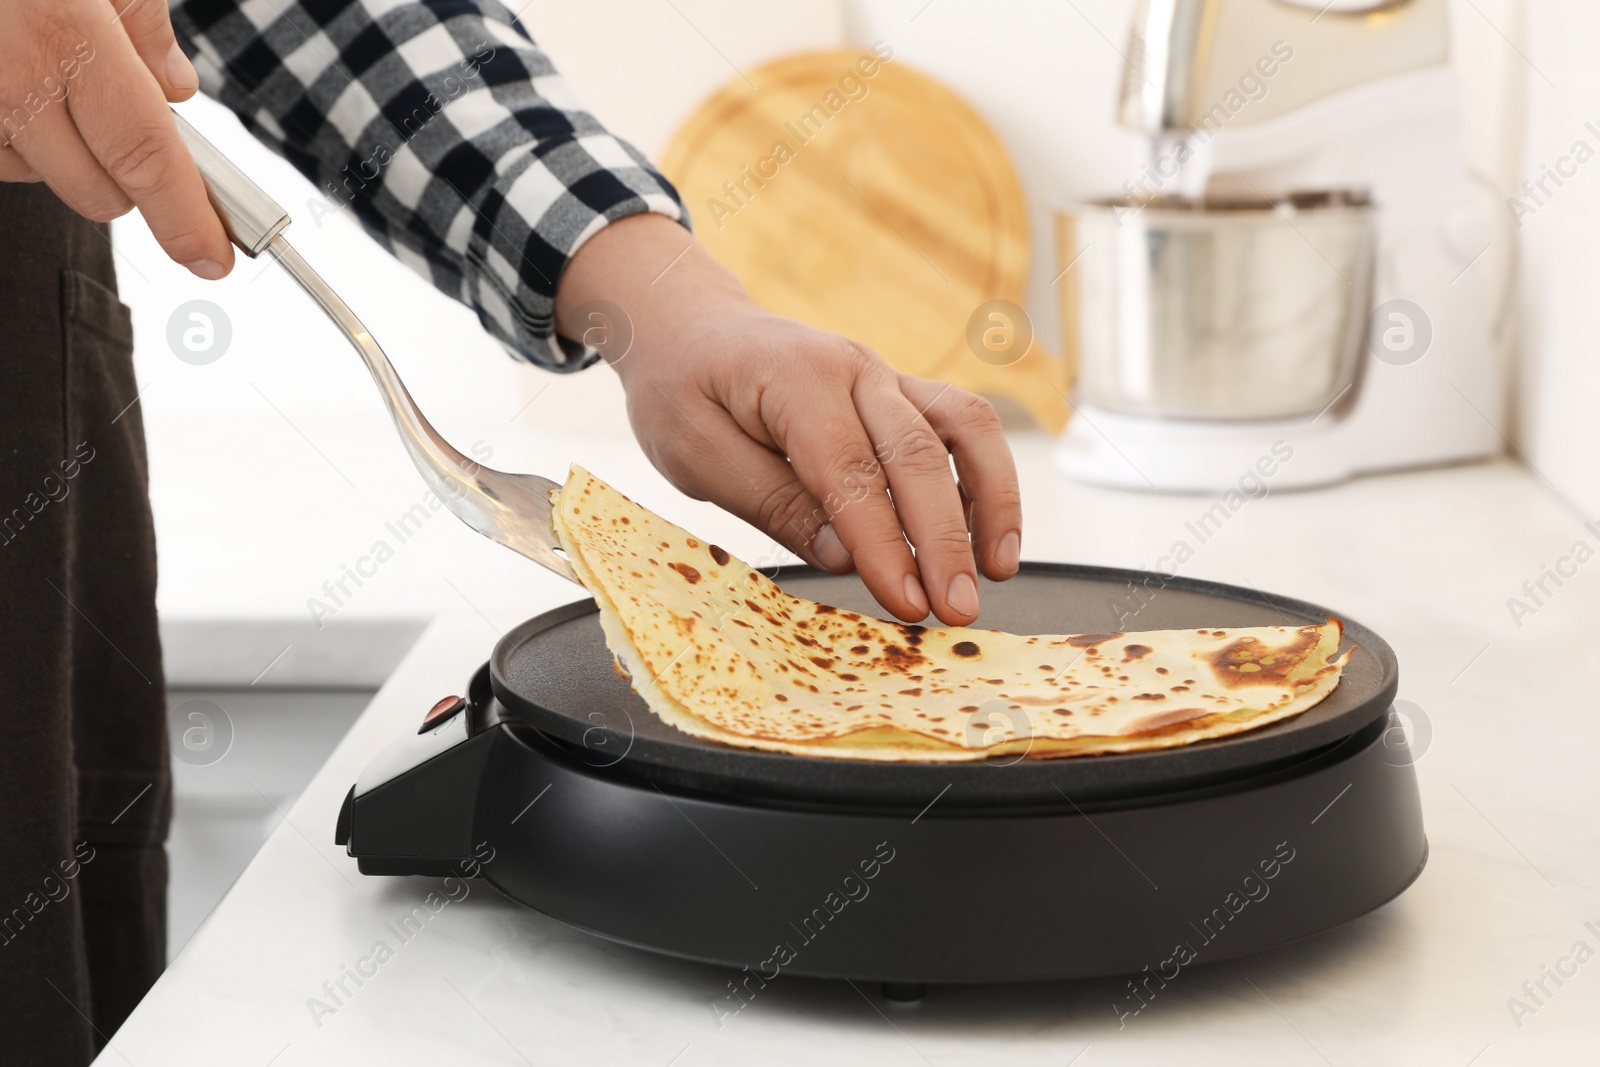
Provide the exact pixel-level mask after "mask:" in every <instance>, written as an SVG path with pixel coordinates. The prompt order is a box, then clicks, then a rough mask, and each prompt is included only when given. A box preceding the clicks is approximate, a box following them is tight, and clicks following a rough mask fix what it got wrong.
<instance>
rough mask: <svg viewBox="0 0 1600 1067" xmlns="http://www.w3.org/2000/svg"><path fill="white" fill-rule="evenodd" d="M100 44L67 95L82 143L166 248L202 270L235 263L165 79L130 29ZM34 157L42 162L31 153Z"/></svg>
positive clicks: (209, 272) (213, 273)
mask: <svg viewBox="0 0 1600 1067" xmlns="http://www.w3.org/2000/svg"><path fill="white" fill-rule="evenodd" d="M150 2H151V0H142V4H148V3H150ZM134 14H138V10H137V9H136V10H135V11H132V12H130V16H131V15H134ZM97 51H98V53H99V54H98V56H97V57H96V59H95V61H94V63H93V64H90V65H89V66H86V67H85V69H84V71H83V73H82V74H80V75H79V77H78V80H77V84H76V85H75V86H74V89H75V91H74V92H73V93H72V94H71V95H70V96H68V98H67V105H68V109H69V110H70V113H71V116H72V120H73V121H74V122H75V123H76V124H77V127H78V131H79V133H80V134H81V136H82V139H83V143H84V144H85V145H87V146H88V149H89V151H90V152H91V153H93V155H94V158H95V160H96V161H98V164H99V166H100V168H101V169H102V170H103V171H104V173H105V174H107V175H109V176H110V178H111V180H112V181H113V182H115V183H116V185H117V187H118V188H119V189H120V190H121V191H122V194H123V195H124V196H126V197H127V199H129V200H131V201H132V202H133V203H134V205H136V206H137V207H138V208H139V212H140V214H141V215H143V216H144V220H145V222H146V223H147V224H148V225H149V227H150V231H151V233H153V234H154V235H155V238H156V240H157V241H158V242H160V244H161V247H162V249H163V250H165V251H166V253H167V255H169V256H171V257H172V258H173V259H174V260H175V261H177V262H178V263H181V264H183V265H184V266H186V267H187V268H188V269H189V270H190V271H192V272H193V273H195V274H197V275H199V276H200V277H202V278H209V279H216V278H221V277H222V276H224V275H225V274H227V273H228V270H229V269H230V268H231V267H232V266H233V248H232V246H231V245H229V243H228V238H227V234H226V233H225V232H224V230H223V228H222V222H221V220H220V219H218V218H217V214H216V210H215V209H214V208H213V207H212V206H211V202H210V200H209V199H208V198H207V196H206V189H205V183H204V182H203V181H202V180H201V178H200V171H199V170H198V169H197V168H196V167H195V165H194V160H192V159H191V158H190V157H189V152H188V149H187V148H185V147H184V144H183V141H182V140H181V139H180V138H179V136H178V131H177V127H176V126H175V125H174V123H173V120H172V112H171V111H170V110H169V109H168V108H167V104H166V101H165V100H164V99H163V98H162V89H161V85H160V83H159V82H157V81H156V80H155V78H154V77H153V76H152V75H151V73H150V71H149V70H148V69H146V67H145V65H144V62H143V61H142V59H141V58H140V55H139V53H138V52H136V51H135V50H134V47H133V44H132V43H131V42H130V41H129V40H128V39H127V37H125V36H123V35H121V34H119V33H115V32H107V33H104V34H102V35H100V40H99V41H97ZM29 162H30V163H32V164H33V165H34V166H35V168H38V166H39V161H38V159H37V158H36V157H34V156H33V155H32V154H29ZM41 173H45V172H43V171H41ZM46 177H47V178H51V175H50V174H48V173H46ZM51 180H52V184H53V179H51Z"/></svg>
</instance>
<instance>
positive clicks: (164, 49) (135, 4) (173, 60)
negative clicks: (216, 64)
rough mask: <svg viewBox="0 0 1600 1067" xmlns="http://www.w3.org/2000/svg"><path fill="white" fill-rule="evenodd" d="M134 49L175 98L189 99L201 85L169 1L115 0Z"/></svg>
mask: <svg viewBox="0 0 1600 1067" xmlns="http://www.w3.org/2000/svg"><path fill="white" fill-rule="evenodd" d="M112 6H113V7H115V8H116V9H117V17H118V18H119V19H121V21H122V28H123V29H124V30H125V31H126V32H127V35H128V40H129V41H131V42H132V43H133V48H134V51H136V52H137V53H139V58H140V59H141V60H143V61H144V65H145V66H146V67H147V68H148V69H149V71H150V73H151V74H153V75H154V76H155V79H156V81H157V82H159V83H160V85H161V90H162V92H163V93H164V94H165V95H166V98H167V99H168V100H171V101H174V102H176V101H180V100H187V99H189V98H190V97H191V96H193V95H194V93H195V90H196V89H198V88H199V87H200V76H199V75H198V74H196V73H195V69H194V64H193V63H190V62H189V57H188V56H186V55H184V54H183V49H181V48H179V47H178V41H177V38H176V37H174V36H173V34H172V19H171V17H170V16H169V15H168V14H167V5H166V2H165V0H112Z"/></svg>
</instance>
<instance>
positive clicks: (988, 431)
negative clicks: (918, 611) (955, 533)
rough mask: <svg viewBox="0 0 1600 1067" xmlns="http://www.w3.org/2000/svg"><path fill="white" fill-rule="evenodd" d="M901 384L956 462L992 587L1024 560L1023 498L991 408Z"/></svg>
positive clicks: (903, 379)
mask: <svg viewBox="0 0 1600 1067" xmlns="http://www.w3.org/2000/svg"><path fill="white" fill-rule="evenodd" d="M899 384H900V390H901V392H902V393H904V394H905V396H906V398H907V399H908V400H910V402H911V403H912V404H914V405H916V407H917V409H918V410H920V411H922V413H923V416H924V417H925V418H926V419H927V420H928V423H929V424H930V425H931V426H932V427H933V430H934V432H935V433H937V434H938V435H939V438H940V439H941V440H942V441H944V443H945V444H946V445H947V446H948V447H949V449H950V452H951V453H952V454H953V455H954V456H955V463H956V474H957V476H958V477H960V479H961V490H962V495H963V496H964V497H966V498H967V500H968V501H970V504H971V508H970V514H971V521H970V527H971V530H972V548H973V553H974V555H975V556H976V557H977V560H978V565H979V567H981V568H982V570H983V573H984V574H985V575H986V576H987V577H989V578H992V579H994V580H996V581H1003V580H1004V579H1006V578H1010V577H1011V576H1012V575H1014V574H1016V573H1017V566H1018V563H1019V561H1020V559H1021V555H1022V494H1021V491H1020V489H1019V488H1018V485H1017V466H1016V462H1015V461H1014V460H1013V459H1012V456H1011V446H1010V445H1009V444H1008V443H1007V442H1006V437H1005V432H1004V431H1003V430H1002V429H1001V426H1000V419H999V417H998V416H997V415H996V414H995V411H994V407H993V405H991V404H990V403H989V402H988V401H986V400H982V399H980V398H978V397H975V396H973V395H972V394H971V393H968V392H966V391H964V390H961V389H953V388H950V387H949V386H947V385H945V384H944V383H943V382H931V381H926V380H924V379H921V378H913V377H911V376H909V375H905V374H902V375H900V383H899Z"/></svg>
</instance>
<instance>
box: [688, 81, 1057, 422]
mask: <svg viewBox="0 0 1600 1067" xmlns="http://www.w3.org/2000/svg"><path fill="white" fill-rule="evenodd" d="M886 51H887V50H886ZM661 168H662V170H663V172H664V173H665V174H666V175H667V177H668V178H670V179H671V180H672V181H673V182H674V184H676V185H677V187H678V190H679V192H680V193H681V194H682V195H683V199H684V202H685V203H687V204H688V205H689V211H690V214H691V216H692V217H693V221H694V227H695V233H696V234H697V235H698V236H699V238H700V240H701V241H703V242H704V243H705V244H706V245H707V246H708V247H709V248H710V249H711V250H712V252H713V253H714V254H715V255H716V256H717V257H718V258H719V259H720V260H721V261H722V262H723V263H724V264H726V265H727V266H728V268H729V269H731V270H732V271H733V272H734V273H735V274H736V275H738V277H739V278H740V279H741V280H742V281H743V282H744V284H745V286H746V288H748V289H749V290H750V293H751V295H753V296H754V297H755V298H756V299H757V300H759V301H761V303H763V304H764V305H766V306H767V307H769V308H771V309H772V310H774V311H776V312H779V313H780V314H784V315H788V316H791V317H793V318H797V319H801V320H803V321H806V322H809V323H812V324H813V325H816V326H819V327H822V328H824V329H828V330H833V331H834V332H836V333H840V334H844V335H845V336H847V337H853V338H855V339H856V340H858V341H861V342H863V343H865V344H867V345H870V346H871V347H872V348H873V349H874V350H876V351H877V352H878V353H879V354H880V355H881V356H883V357H884V359H886V360H888V361H889V363H890V364H892V365H893V366H894V367H895V368H896V369H898V370H901V371H904V372H906V373H908V374H915V375H918V376H921V377H926V378H939V379H942V380H945V381H949V382H954V383H955V384H956V385H959V386H961V387H963V388H966V389H970V390H972V391H973V392H977V393H982V394H987V395H989V396H1003V397H1009V398H1011V399H1012V400H1014V401H1016V402H1017V403H1018V404H1020V405H1021V406H1022V407H1023V408H1024V409H1025V410H1026V411H1028V413H1029V414H1031V415H1032V416H1033V418H1034V420H1035V421H1036V422H1038V423H1039V425H1041V426H1043V427H1045V428H1046V429H1049V430H1052V431H1054V430H1059V429H1060V428H1061V426H1062V425H1063V424H1064V423H1065V421H1066V403H1065V396H1064V393H1065V389H1066V372H1065V369H1064V368H1063V365H1062V363H1061V361H1060V360H1059V359H1057V358H1056V357H1054V356H1052V355H1050V354H1049V353H1048V352H1046V351H1045V350H1044V348H1043V346H1042V345H1041V344H1040V342H1039V340H1038V339H1037V338H1034V337H1032V328H1031V325H1030V324H1029V323H1028V321H1027V318H1026V315H1025V314H1023V313H1022V312H1021V309H1020V307H1017V305H1019V304H1020V303H1021V301H1022V294H1023V287H1024V285H1025V283H1026V280H1027V276H1028V256H1029V248H1028V220H1027V213H1026V208H1025V205H1024V203H1023V199H1022V190H1021V187H1020V186H1019V184H1018V182H1017V178H1016V174H1015V173H1014V172H1013V171H1012V168H1011V164H1010V161H1009V159H1008V158H1007V156H1006V153H1005V149H1004V148H1003V147H1002V146H1001V144H1000V141H999V139H998V138H997V137H996V136H995V135H994V132H993V131H992V130H990V129H989V127H988V125H987V124H985V123H984V121H983V120H982V119H981V118H980V117H979V116H978V114H977V113H976V112H975V111H973V110H972V108H971V107H969V106H968V105H967V104H966V103H965V102H964V101H963V100H961V98H959V97H958V96H956V95H955V94H954V93H952V92H951V91H950V90H949V89H946V88H945V87H944V86H942V85H940V84H939V83H938V82H936V81H934V80H933V79H932V78H929V77H928V76H926V75H924V74H920V73H918V72H917V71H915V70H912V69H910V68H908V67H907V66H905V65H904V64H903V63H902V62H900V61H899V60H895V59H893V58H892V57H891V58H889V59H887V60H885V59H882V58H880V57H879V56H876V55H873V54H872V53H868V52H859V51H854V50H845V51H830V52H813V53H806V54H803V55H796V56H791V57H788V58H785V59H780V60H778V61H776V62H774V63H770V64H768V65H766V66H764V67H761V68H759V69H756V70H752V71H750V72H749V78H748V80H746V79H745V78H744V77H739V78H736V79H734V80H733V81H731V82H729V83H728V85H726V86H724V87H723V88H722V89H721V90H719V91H718V92H717V93H716V94H715V95H713V96H712V97H711V98H710V99H709V100H707V101H706V102H705V103H704V104H702V105H701V106H700V107H699V108H698V109H697V110H696V111H695V112H694V114H692V115H691V116H690V117H689V119H688V121H686V122H685V123H684V124H683V126H682V128H680V129H679V130H678V132H677V134H676V135H675V136H674V137H673V139H672V141H671V143H670V144H669V145H668V147H667V150H666V152H665V154H664V155H663V156H662V158H661ZM996 301H1000V302H1004V303H999V304H995V303H993V302H996Z"/></svg>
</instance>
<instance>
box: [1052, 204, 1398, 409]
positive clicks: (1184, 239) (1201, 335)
mask: <svg viewBox="0 0 1600 1067" xmlns="http://www.w3.org/2000/svg"><path fill="white" fill-rule="evenodd" d="M1373 210H1374V209H1373V207H1372V205H1371V203H1370V202H1369V201H1368V199H1367V197H1366V196H1365V194H1363V193H1359V192H1354V191H1338V192H1322V193H1309V194H1296V195H1294V196H1291V197H1286V198H1284V199H1282V200H1278V201H1265V200H1257V201H1226V202H1222V201H1209V202H1193V201H1177V200H1160V201H1151V202H1147V203H1145V204H1142V205H1141V204H1139V203H1137V202H1130V201H1103V202H1098V203H1091V204H1084V205H1077V206H1073V207H1071V208H1069V209H1066V210H1064V211H1063V212H1061V213H1060V214H1059V215H1058V216H1057V225H1058V233H1059V237H1060V241H1059V254H1060V256H1061V261H1060V264H1059V267H1060V268H1063V269H1064V268H1067V267H1068V264H1069V263H1070V264H1071V267H1070V269H1065V272H1064V274H1063V275H1062V278H1061V281H1060V297H1061V308H1062V330H1063V335H1064V342H1065V348H1066V349H1067V352H1068V353H1069V355H1070V356H1074V357H1075V358H1076V365H1077V399H1078V401H1079V402H1081V403H1086V404H1091V405H1093V406H1095V407H1097V408H1100V409H1102V410H1107V411H1117V412H1123V413H1126V414H1132V415H1145V416H1157V417H1163V418H1174V419H1279V418H1291V417H1294V416H1299V415H1315V414H1316V413H1318V412H1320V411H1321V410H1322V409H1323V408H1325V407H1327V406H1328V405H1329V404H1331V403H1332V402H1333V401H1334V400H1335V399H1337V398H1338V397H1339V395H1340V393H1342V392H1343V391H1344V390H1345V389H1346V387H1348V386H1349V385H1350V384H1351V383H1352V382H1353V381H1355V377H1356V372H1357V369H1358V368H1359V367H1360V362H1361V361H1360V355H1361V350H1362V346H1363V344H1364V340H1365V336H1366V317H1367V309H1368V305H1369V302H1370V296H1371V283H1372V267H1373V256H1374V248H1375V244H1376V241H1375V227H1374V222H1375V220H1374V218H1373ZM1074 257H1076V262H1075V263H1073V262H1072V261H1073V259H1074Z"/></svg>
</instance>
